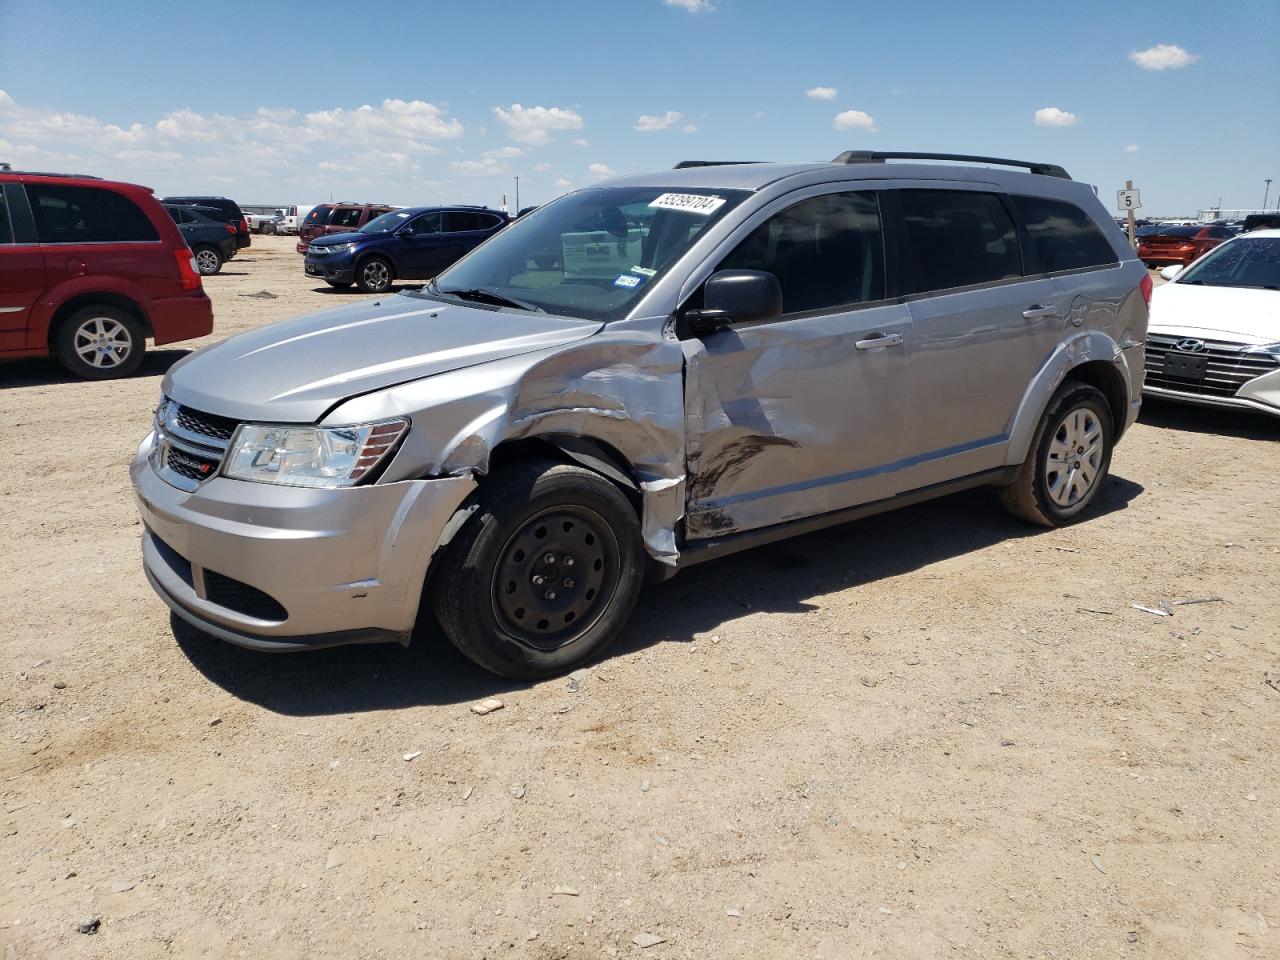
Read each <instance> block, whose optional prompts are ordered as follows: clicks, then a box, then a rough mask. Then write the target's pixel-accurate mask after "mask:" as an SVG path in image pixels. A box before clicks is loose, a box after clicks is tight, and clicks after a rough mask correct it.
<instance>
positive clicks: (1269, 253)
mask: <svg viewBox="0 0 1280 960" xmlns="http://www.w3.org/2000/svg"><path fill="white" fill-rule="evenodd" d="M1175 282H1177V283H1191V284H1202V285H1204V286H1208V287H1256V288H1259V289H1262V290H1280V237H1252V238H1250V237H1240V238H1239V239H1236V240H1232V241H1231V242H1230V243H1224V244H1223V245H1222V246H1220V247H1218V248H1217V249H1216V250H1214V251H1213V252H1212V253H1210V254H1209V255H1208V256H1206V257H1204V258H1202V259H1201V260H1199V261H1197V262H1196V263H1195V264H1194V265H1193V266H1191V267H1190V268H1188V269H1187V270H1186V271H1185V272H1184V273H1183V274H1182V276H1180V277H1178V279H1177V280H1176V281H1175Z"/></svg>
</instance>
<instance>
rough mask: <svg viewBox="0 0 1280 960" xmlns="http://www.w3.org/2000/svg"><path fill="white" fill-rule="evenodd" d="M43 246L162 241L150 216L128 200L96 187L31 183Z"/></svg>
mask: <svg viewBox="0 0 1280 960" xmlns="http://www.w3.org/2000/svg"><path fill="white" fill-rule="evenodd" d="M26 188H27V197H28V198H29V200H30V201H31V212H32V213H33V214H34V215H35V221H36V236H37V238H38V239H39V241H40V242H41V243H127V242H135V241H146V240H159V239H160V235H159V234H158V233H157V232H156V228H155V226H154V225H153V224H152V223H151V221H150V220H149V219H147V215H146V214H145V213H143V212H142V210H140V209H139V208H138V205H137V204H135V203H134V202H133V201H132V200H130V199H129V198H128V197H126V196H124V195H123V194H119V193H115V192H114V191H111V190H103V189H100V188H97V187H72V186H64V185H62V184H50V183H28V184H27V185H26Z"/></svg>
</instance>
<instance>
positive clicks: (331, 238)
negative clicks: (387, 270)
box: [311, 230, 382, 247]
mask: <svg viewBox="0 0 1280 960" xmlns="http://www.w3.org/2000/svg"><path fill="white" fill-rule="evenodd" d="M379 236H382V234H379V233H361V232H360V231H358V230H351V231H348V232H347V233H325V234H321V235H320V236H318V237H312V238H311V246H313V247H336V246H337V245H338V244H340V243H351V242H352V241H353V240H368V239H369V238H370V237H379Z"/></svg>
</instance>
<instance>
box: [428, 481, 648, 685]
mask: <svg viewBox="0 0 1280 960" xmlns="http://www.w3.org/2000/svg"><path fill="white" fill-rule="evenodd" d="M644 567H645V554H644V549H643V546H642V543H641V538H640V519H639V517H638V516H637V515H636V510H635V507H634V506H632V504H631V502H630V501H629V500H628V499H627V498H626V496H624V495H623V493H622V491H620V490H619V489H618V488H617V487H616V486H615V485H614V484H613V483H611V482H610V481H609V480H607V479H605V478H604V477H602V476H600V475H599V474H597V473H594V472H592V471H590V470H586V469H583V468H582V467H578V466H570V465H567V464H561V463H554V462H551V461H535V462H528V463H518V464H514V465H512V466H510V467H508V468H506V469H505V470H503V471H502V472H500V473H498V474H496V475H494V476H492V477H490V478H488V480H486V482H485V484H484V485H483V486H482V487H481V488H480V491H479V493H478V495H477V502H476V510H475V511H474V512H473V513H472V514H471V516H470V518H469V519H468V520H467V522H466V523H465V524H464V525H463V527H462V529H461V530H459V531H458V534H457V535H456V536H455V537H454V538H453V540H452V541H451V542H450V543H449V544H448V546H447V547H446V548H445V549H444V551H443V552H442V554H441V555H440V556H438V557H437V561H436V565H435V567H434V572H433V575H432V579H431V583H430V585H429V586H430V597H431V602H432V606H433V608H434V610H435V614H436V618H437V620H438V621H439V623H440V626H441V628H442V629H443V630H444V632H445V634H446V635H447V636H448V637H449V639H450V640H451V641H452V642H453V644H454V646H456V647H457V648H458V649H459V650H460V651H462V653H464V654H465V655H466V656H467V657H469V658H470V659H472V660H473V661H475V662H476V663H478V664H479V665H480V666H482V667H485V668H486V669H488V670H492V671H493V672H494V673H497V674H501V675H502V676H505V677H512V678H515V679H532V678H536V677H545V676H550V675H552V674H556V673H560V672H562V671H564V670H570V669H573V668H574V667H576V666H578V665H579V664H581V663H584V662H586V661H587V660H590V659H592V658H593V657H595V656H596V655H598V654H599V653H600V652H601V651H602V650H604V648H605V647H607V646H608V645H609V644H610V643H611V642H612V641H613V640H614V639H615V637H616V636H617V635H618V633H619V632H620V631H621V628H622V626H623V624H624V623H625V622H626V620H627V618H628V617H629V616H630V615H631V610H632V608H633V607H634V606H635V601H636V597H637V596H638V595H639V593H640V586H641V583H642V581H643V576H644Z"/></svg>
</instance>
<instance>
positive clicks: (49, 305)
mask: <svg viewBox="0 0 1280 960" xmlns="http://www.w3.org/2000/svg"><path fill="white" fill-rule="evenodd" d="M212 331H213V304H212V303H211V302H210V301H209V298H208V297H207V296H206V295H205V292H204V289H203V288H202V286H201V284H200V273H199V271H198V270H197V268H196V263H195V260H194V259H193V258H192V255H191V250H190V249H189V248H188V247H187V244H186V242H185V241H184V240H183V239H182V234H181V233H180V232H179V231H178V228H177V226H176V225H175V224H174V222H173V220H172V219H171V218H170V217H169V215H168V214H167V213H165V211H164V207H162V206H161V205H160V201H158V200H157V199H156V198H155V197H154V196H153V195H152V192H151V189H150V188H149V187H140V186H137V185H135V184H132V183H117V182H114V181H110V180H99V179H98V178H97V177H89V176H79V175H65V174H56V173H24V172H21V171H14V172H3V173H0V359H7V358H13V357H39V356H47V355H53V356H54V357H56V358H57V360H58V361H59V362H60V363H61V364H62V365H63V366H64V367H66V368H67V369H68V370H70V371H71V372H72V373H74V374H76V375H77V376H81V377H85V378H86V379H91V380H106V379H108V378H111V377H124V376H128V375H129V374H131V373H132V372H133V371H134V370H136V369H137V368H138V365H139V364H140V363H142V357H143V354H144V352H145V351H146V347H147V339H148V338H149V339H151V340H153V341H154V342H155V344H156V345H157V346H159V345H161V344H165V343H173V342H175V341H177V340H190V339H191V338H193V337H203V336H205V335H206V334H208V333H211V332H212Z"/></svg>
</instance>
